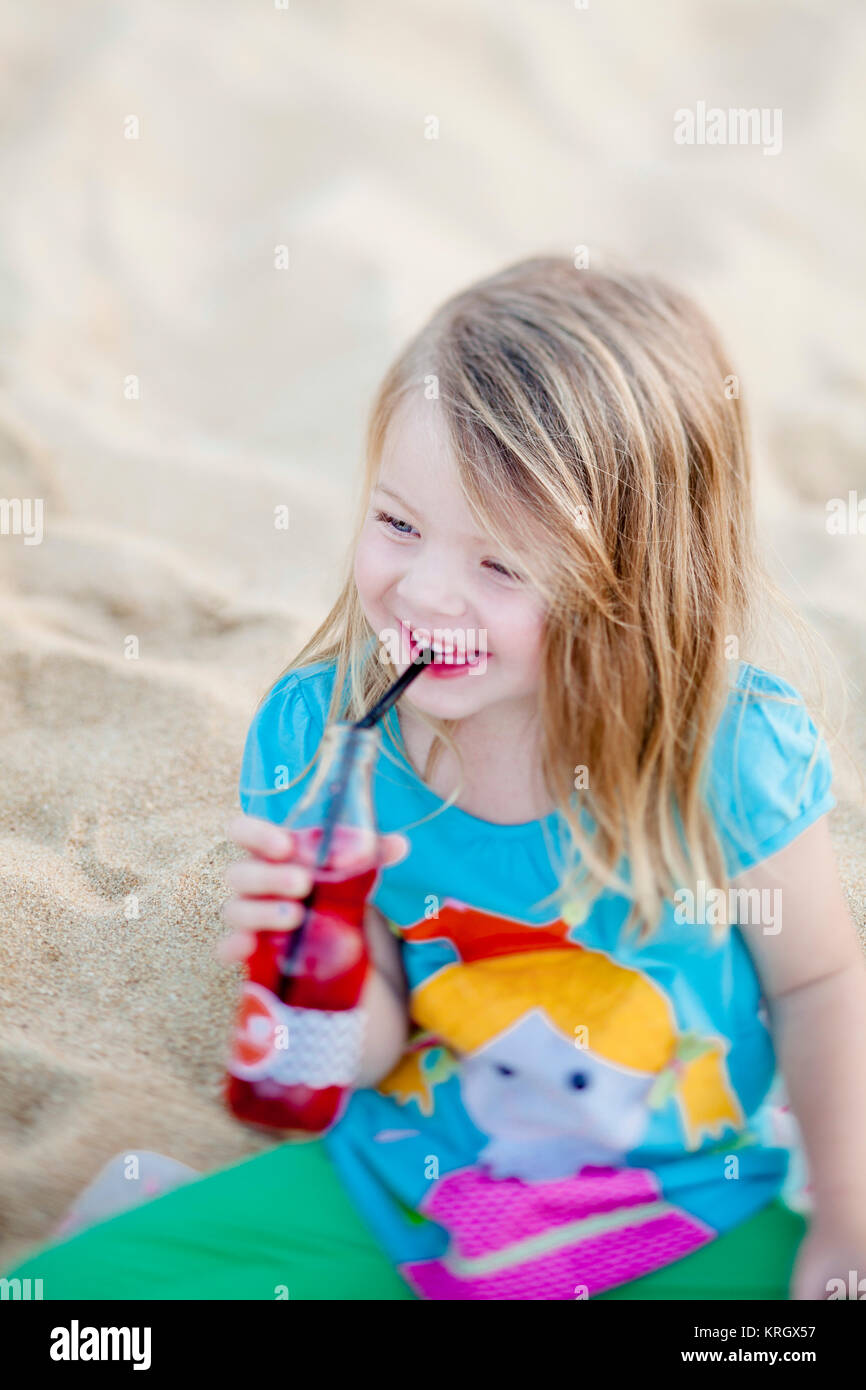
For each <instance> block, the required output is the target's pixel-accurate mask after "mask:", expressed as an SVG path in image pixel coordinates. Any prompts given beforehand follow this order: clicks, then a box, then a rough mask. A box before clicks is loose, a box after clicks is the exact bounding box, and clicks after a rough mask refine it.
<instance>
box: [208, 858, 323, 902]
mask: <svg viewBox="0 0 866 1390" xmlns="http://www.w3.org/2000/svg"><path fill="white" fill-rule="evenodd" d="M225 883H226V887H227V888H228V889H229V891H230V892H232V893H238V894H240V895H241V896H242V897H248V898H256V897H261V898H270V897H276V898H305V897H306V896H307V894H308V893H309V892H310V890H311V888H312V886H313V875H312V874H311V873H310V870H309V869H307V868H305V867H304V865H303V864H268V863H266V862H265V860H263V859H240V860H238V861H237V863H235V864H229V866H228V868H227V869H226V871H225Z"/></svg>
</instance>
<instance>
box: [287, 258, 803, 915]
mask: <svg viewBox="0 0 866 1390" xmlns="http://www.w3.org/2000/svg"><path fill="white" fill-rule="evenodd" d="M731 378H732V369H731V364H730V362H729V359H728V357H727V354H726V353H725V351H724V349H723V347H722V345H721V343H720V341H719V338H718V336H717V334H716V332H715V330H714V328H713V327H712V325H711V324H710V323H709V322H708V320H707V318H706V317H705V315H704V314H703V312H702V311H701V310H700V309H699V308H698V307H697V305H696V304H695V303H693V302H692V300H691V299H690V298H689V297H687V296H686V295H685V294H683V293H681V292H680V291H678V290H676V289H674V288H672V287H671V286H670V285H668V284H666V283H664V282H663V281H662V280H660V279H658V278H656V277H654V276H649V275H638V274H631V273H624V272H619V271H609V272H602V271H599V270H595V269H593V270H577V269H575V267H574V266H573V264H572V262H571V261H570V260H568V259H567V258H560V257H557V256H538V257H533V258H530V259H528V260H524V261H520V262H518V263H517V264H514V265H511V266H508V267H507V268H506V269H504V270H502V271H500V272H498V273H496V274H494V275H491V276H490V277H488V278H486V279H484V280H482V281H480V282H478V283H476V284H473V285H471V286H470V287H469V288H468V289H466V290H464V291H463V292H461V293H459V294H457V295H455V296H454V297H453V298H451V299H449V300H448V301H447V302H446V303H445V304H443V305H442V307H441V308H440V309H439V310H438V311H437V312H436V313H435V314H434V315H433V317H432V318H431V319H430V320H429V322H428V323H427V324H426V325H425V326H424V327H423V328H422V329H421V330H420V331H419V332H418V333H417V334H416V335H415V337H414V338H413V339H412V340H411V341H410V342H409V343H408V344H407V345H406V347H405V348H404V349H403V350H402V351H401V352H400V354H399V355H398V357H397V358H396V360H395V361H394V362H393V364H392V365H391V367H390V368H389V370H388V371H387V373H386V375H385V377H384V380H383V381H382V384H381V386H380V388H379V390H378V392H377V394H376V397H375V399H374V401H373V405H372V409H371V413H370V418H369V424H368V430H367V449H366V455H367V457H366V469H365V475H364V485H363V489H362V495H361V504H360V509H359V513H358V519H357V524H356V529H355V533H354V542H353V544H352V546H351V548H350V555H349V559H348V563H347V574H346V578H345V581H344V583H343V586H342V590H341V592H340V595H339V597H338V598H337V600H336V602H335V604H334V606H333V608H332V609H331V611H330V613H329V614H328V616H327V617H326V618H325V620H324V622H322V623H321V624H320V626H319V627H318V628H317V629H316V631H315V632H314V633H313V635H312V636H311V638H310V639H309V641H308V642H307V643H306V644H305V645H304V646H303V648H302V650H301V651H300V652H299V654H298V655H297V657H296V658H295V659H294V661H292V662H291V663H290V664H289V666H287V667H286V668H285V671H284V672H283V674H284V675H285V674H287V673H288V672H290V671H293V670H297V669H299V668H301V667H303V666H306V665H309V664H311V663H313V662H315V661H319V660H325V661H332V660H334V661H335V662H336V674H335V681H334V690H333V696H332V699H331V706H330V709H329V712H328V716H327V717H328V720H329V721H330V720H331V719H337V718H350V719H355V718H358V717H359V716H360V715H361V714H362V713H364V712H365V711H366V710H367V709H368V708H369V707H370V705H371V704H372V703H373V701H374V700H376V699H377V698H378V697H379V696H380V695H381V694H382V693H383V692H384V691H385V690H386V689H387V688H388V685H389V684H390V683H391V681H392V679H393V670H392V669H389V667H388V666H386V665H383V663H382V661H381V660H380V659H379V655H380V654H379V653H378V652H376V651H371V650H370V639H371V637H372V636H374V634H373V633H372V629H371V628H370V625H369V624H368V622H367V619H366V617H365V615H364V612H363V610H362V608H361V604H360V600H359V596H358V593H357V589H356V586H355V581H354V577H353V567H354V551H355V546H356V544H357V539H358V536H359V534H360V531H361V528H362V527H363V525H364V519H365V516H366V513H367V510H368V507H369V497H370V493H371V491H372V489H373V487H374V486H375V483H376V479H377V474H378V469H379V464H380V461H381V457H382V451H383V445H384V441H385V434H386V431H387V428H388V425H389V423H390V422H391V420H392V418H393V417H394V415H395V412H396V411H397V410H398V408H400V407H401V405H402V404H403V403H405V402H407V401H409V402H410V403H417V404H418V407H419V408H430V409H435V410H437V411H438V412H439V414H440V417H441V421H442V422H443V424H444V427H445V429H446V430H447V439H448V441H449V444H450V450H451V455H452V457H453V459H454V461H455V465H456V468H457V469H458V472H459V478H460V481H461V485H462V488H463V492H464V495H465V497H466V499H467V503H468V505H469V508H470V511H471V512H472V513H473V515H474V517H475V518H476V519H477V520H478V521H479V522H480V524H481V525H482V527H483V528H484V530H485V531H486V532H487V533H489V534H490V535H491V536H492V537H494V538H495V540H496V541H497V542H498V543H499V544H500V545H501V546H502V547H503V548H504V549H505V551H506V552H507V553H508V554H510V555H515V554H516V555H518V556H519V557H520V560H521V568H522V571H523V574H524V576H525V577H526V578H527V579H528V581H529V582H530V583H532V584H533V585H534V586H535V587H536V588H537V590H538V592H539V593H540V594H541V595H542V596H543V598H544V600H545V602H546V605H547V607H546V618H545V622H544V631H543V638H542V656H541V669H540V673H539V693H538V699H539V716H540V728H541V731H542V739H541V757H542V770H543V775H544V779H545V784H546V786H547V788H548V790H549V792H550V794H551V797H552V799H553V801H554V804H555V805H556V806H557V807H558V808H559V809H560V810H561V812H562V814H563V815H564V816H565V818H566V820H567V822H568V826H569V828H570V830H571V834H572V846H573V851H574V853H573V856H572V857H571V859H570V862H568V863H566V864H565V865H564V866H563V868H562V871H561V877H560V879H559V887H558V889H557V892H556V893H555V894H554V895H552V897H553V898H555V899H557V900H560V901H565V900H569V901H573V900H574V897H575V892H577V893H578V894H579V895H580V896H581V897H582V900H583V905H584V908H586V907H587V906H588V905H590V904H591V903H592V902H593V901H594V900H595V898H596V897H597V895H598V894H599V893H601V892H602V891H603V890H604V889H605V888H610V889H613V890H614V891H617V892H622V893H625V894H626V895H627V896H628V897H629V899H630V900H631V912H630V915H629V918H628V922H627V925H635V924H639V927H640V938H641V940H645V939H648V938H649V936H650V935H651V934H652V932H653V930H654V929H655V927H656V926H657V924H658V920H659V917H660V914H661V912H662V909H663V904H664V901H665V899H667V898H669V897H670V896H671V893H672V891H673V890H674V889H675V888H677V887H680V886H683V885H687V884H690V883H694V882H695V881H696V880H698V879H703V880H704V881H705V882H707V883H710V884H713V885H718V886H725V885H726V884H727V875H726V868H725V862H724V857H723V853H722V847H721V842H720V839H719V835H718V832H717V828H716V824H715V822H714V818H713V814H712V812H711V810H710V808H709V807H708V806H707V805H706V804H705V801H704V798H703V794H702V776H703V773H704V771H705V767H706V764H707V757H708V753H709V749H710V746H711V743H712V736H713V732H714V730H715V728H716V725H717V723H718V720H719V718H720V716H721V714H722V712H723V710H724V707H725V704H726V700H727V698H728V695H729V693H730V681H729V672H730V670H731V666H730V652H729V646H728V645H727V644H729V643H730V641H731V639H732V638H734V637H736V639H737V642H738V643H739V646H740V647H745V646H747V645H748V643H749V641H750V640H751V636H752V624H753V614H754V599H755V596H756V595H757V594H758V593H759V592H761V593H763V594H764V595H766V596H768V597H770V598H771V599H772V600H773V601H774V602H775V603H776V604H777V605H778V606H779V608H780V609H783V610H784V611H785V612H786V614H787V616H788V619H789V621H790V622H791V623H792V624H793V625H794V626H796V628H797V630H798V631H799V633H800V634H801V636H802V638H803V641H804V642H806V643H808V641H809V637H810V633H809V629H808V627H807V625H806V624H805V623H804V622H803V621H802V620H801V619H800V618H799V616H798V615H797V613H796V612H795V610H794V609H793V608H792V607H791V606H790V605H789V604H788V603H787V600H786V599H785V597H784V595H783V594H782V593H781V591H779V590H778V589H777V588H776V586H775V585H774V584H773V583H772V581H771V580H770V579H769V577H768V576H767V575H766V574H765V573H764V571H763V568H762V566H761V564H760V562H759V559H758V555H757V550H756V544H755V534H754V522H753V516H752V503H751V459H750V450H749V444H748V438H747V421H746V414H745V410H744V405H743V401H742V399H741V397H740V394H739V392H738V391H734V392H730V391H728V390H727V389H726V383H727V382H729V381H730V380H731ZM539 542H540V543H539ZM815 666H816V669H818V670H819V682H820V684H821V690H822V702H823V690H824V685H823V678H822V676H821V675H820V668H819V666H818V663H815ZM344 686H345V688H346V691H347V696H346V699H345V700H342V699H341V695H342V692H343V690H344ZM752 698H754V695H752ZM765 698H773V697H771V696H765ZM775 698H777V699H778V698H779V697H775ZM783 702H787V701H784V700H783ZM742 705H743V706H745V700H743V701H742ZM418 714H419V716H420V717H422V718H423V719H424V721H425V723H426V724H427V725H428V726H429V727H430V728H431V730H432V732H433V739H432V743H431V745H430V750H429V753H428V757H427V762H426V765H425V768H424V771H423V774H422V775H423V778H424V780H425V781H426V780H427V779H428V778H429V777H430V775H431V772H432V769H433V767H434V766H435V761H436V759H437V757H438V756H439V754H440V753H441V751H442V750H443V749H444V748H445V747H446V746H447V747H448V748H450V749H451V750H452V752H453V753H454V755H455V756H456V758H457V760H458V765H459V766H460V767H461V770H463V768H464V764H463V761H462V758H461V755H460V750H459V748H458V747H457V745H456V743H455V741H454V737H453V734H454V731H455V729H456V727H457V725H456V722H455V721H451V720H439V719H434V718H433V717H431V716H429V715H426V714H424V715H421V712H420V711H419V712H418ZM388 728H389V722H388V721H386V724H385V733H384V736H383V744H382V748H383V752H385V753H386V754H387V755H388V756H390V751H389V749H388V746H387V745H388V737H389V735H388V732H387V731H388ZM395 750H396V751H399V750H397V749H396V744H395ZM816 754H817V745H816ZM310 765H311V764H309V765H308V766H310ZM579 766H583V767H586V768H588V769H589V772H590V782H591V786H589V787H587V788H586V789H585V790H582V791H581V793H580V798H581V799H580V801H579V802H578V799H577V798H576V797H575V794H574V789H575V785H576V783H575V779H574V772H575V771H576V769H577V768H578V767H579ZM810 767H811V764H810ZM305 771H306V769H305ZM301 775H303V774H301ZM462 786H463V780H462V777H461V782H460V785H459V786H458V787H457V788H456V789H455V790H454V792H453V793H452V795H451V797H450V798H449V799H448V801H446V802H445V803H444V804H443V806H441V807H440V808H438V809H437V810H436V811H435V812H434V813H433V814H434V815H435V814H439V813H441V811H442V810H444V809H446V808H447V807H448V806H450V805H452V804H453V803H454V801H455V800H456V798H457V797H458V796H459V794H460V791H461V789H462ZM585 812H586V813H588V814H589V815H590V816H591V818H592V823H591V826H590V827H588V826H587V824H586V822H585V817H584V813H585ZM625 858H627V864H628V878H624V877H623V876H622V874H621V873H620V871H619V870H620V867H621V861H623V860H624V859H625ZM545 901H549V900H547V899H546V900H545Z"/></svg>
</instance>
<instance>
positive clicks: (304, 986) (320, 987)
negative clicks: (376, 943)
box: [225, 722, 379, 1134]
mask: <svg viewBox="0 0 866 1390" xmlns="http://www.w3.org/2000/svg"><path fill="white" fill-rule="evenodd" d="M351 728H352V726H351V725H350V724H348V723H343V722H337V723H335V724H332V725H330V726H329V727H328V728H327V729H326V730H325V733H324V735H323V748H322V756H321V759H320V762H319V765H318V767H317V769H316V772H315V774H314V778H313V781H312V783H311V785H310V788H309V790H308V791H307V793H306V794H305V796H304V797H303V798H302V800H301V801H300V803H299V804H298V806H297V807H296V809H295V812H294V813H293V815H292V816H290V817H289V819H288V820H287V821H286V822H285V828H286V829H288V830H290V831H291V832H292V835H293V837H294V847H293V851H292V857H293V859H296V860H299V861H301V862H302V863H304V864H305V865H307V867H308V868H310V870H311V872H312V875H313V887H312V890H311V892H310V893H309V895H308V896H307V898H305V899H304V900H303V905H304V906H305V908H306V915H305V918H304V921H303V923H302V924H301V926H299V927H296V928H294V929H293V930H291V931H285V932H281V931H272V930H268V931H259V932H256V933H255V936H256V946H255V949H254V951H253V953H252V955H251V956H250V957H249V958H248V960H247V976H248V978H247V981H246V983H245V985H244V989H243V993H242V995H241V1000H240V1006H239V1009H238V1014H237V1021H236V1027H235V1032H234V1037H233V1040H232V1051H231V1057H230V1059H229V1062H228V1067H227V1073H228V1074H227V1077H226V1089H225V1096H226V1101H227V1103H228V1106H229V1108H230V1109H231V1111H232V1113H233V1114H234V1115H235V1116H236V1117H237V1118H238V1119H240V1120H243V1121H244V1122H245V1123H247V1124H253V1125H261V1126H265V1127H267V1128H268V1129H281V1130H300V1131H306V1132H308V1133H311V1134H320V1133H322V1131H324V1130H325V1129H327V1128H328V1127H329V1126H330V1125H332V1124H334V1123H335V1122H336V1120H337V1119H339V1117H340V1115H341V1114H342V1112H343V1110H344V1108H345V1105H346V1103H347V1102H348V1098H349V1095H350V1093H351V1089H352V1084H353V1082H354V1080H355V1077H356V1075H357V1071H358V1066H359V1061H360V1056H361V1050H362V1046H363V1037H364V1025H365V1021H366V1020H365V1013H364V1010H363V1008H361V1007H360V999H361V995H362V992H363V988H364V984H365V981H366V978H367V972H368V969H369V953H368V948H367V939H366V936H365V933H364V912H365V905H366V902H367V899H368V898H369V896H370V893H371V892H372V889H373V884H374V882H375V880H376V876H377V874H378V871H379V863H378V834H377V831H376V824H375V817H374V813H373V805H372V794H371V771H372V763H373V759H374V756H375V753H376V749H377V747H378V742H379V730H378V729H377V728H375V727H374V728H371V729H364V730H353V731H352V733H351V737H352V739H354V740H355V741H356V742H355V744H354V746H353V748H352V750H351V753H350V751H349V750H348V749H347V740H348V739H349V737H350V734H349V730H350V729H351ZM349 756H351V771H350V772H349V776H348V780H346V776H345V773H346V768H347V766H348V763H347V762H344V761H343V760H344V759H346V758H348V757H349ZM341 781H342V793H341V795H340V798H339V810H338V814H337V818H336V823H334V824H333V825H332V827H331V832H330V837H329V840H328V843H327V845H323V835H324V827H325V825H326V824H327V823H328V811H329V807H330V805H331V801H332V798H333V796H334V794H335V792H336V791H337V789H338V787H340V785H341ZM323 851H324V853H323Z"/></svg>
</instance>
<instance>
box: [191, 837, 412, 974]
mask: <svg viewBox="0 0 866 1390" xmlns="http://www.w3.org/2000/svg"><path fill="white" fill-rule="evenodd" d="M226 835H227V837H228V839H230V840H233V841H234V843H235V844H236V845H239V846H240V848H241V849H245V850H247V851H248V852H249V854H248V857H247V858H246V859H243V860H240V861H238V862H237V863H234V864H230V865H229V867H228V868H227V870H226V874H225V882H226V887H227V888H228V889H229V890H230V891H232V890H233V891H232V896H231V897H230V898H229V899H228V900H227V901H226V902H225V903H224V904H223V908H222V918H223V921H224V922H225V924H226V926H228V927H231V928H232V932H231V934H230V935H229V936H226V937H223V939H222V940H221V941H219V942H217V946H216V955H217V957H218V958H219V959H220V960H221V961H223V962H225V963H226V964H231V963H232V962H234V961H241V960H246V959H247V957H248V956H249V955H250V954H251V952H252V951H253V949H254V947H255V944H256V939H255V936H254V935H253V933H254V932H256V931H293V930H294V928H295V927H298V926H300V924H301V922H302V921H303V920H304V908H303V905H302V903H301V902H300V901H299V899H303V898H305V897H306V896H307V894H308V893H309V892H310V890H311V888H312V886H313V876H312V873H311V871H310V870H309V869H308V868H307V867H306V866H305V865H304V864H303V863H302V862H301V860H300V859H298V858H297V857H296V854H295V848H294V843H293V836H292V834H291V831H288V830H283V829H281V827H280V826H278V825H274V824H272V822H271V821H267V820H261V819H259V818H258V817H257V816H235V817H234V818H233V819H232V820H231V821H230V823H229V824H228V825H227V827H226ZM408 848H409V842H408V840H407V839H406V837H405V836H404V835H397V834H391V835H381V836H380V837H379V863H380V864H381V865H382V866H383V867H387V866H388V865H389V864H396V863H397V862H398V860H400V859H402V858H403V857H404V855H405V854H406V852H407V850H408Z"/></svg>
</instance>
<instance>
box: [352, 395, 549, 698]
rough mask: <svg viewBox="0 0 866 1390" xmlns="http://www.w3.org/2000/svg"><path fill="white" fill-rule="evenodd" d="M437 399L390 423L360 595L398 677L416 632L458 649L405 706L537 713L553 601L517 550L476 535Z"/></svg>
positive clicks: (358, 569) (365, 541)
mask: <svg viewBox="0 0 866 1390" xmlns="http://www.w3.org/2000/svg"><path fill="white" fill-rule="evenodd" d="M436 409H437V407H436V404H435V402H432V401H431V402H429V403H428V402H423V403H421V404H418V403H415V404H413V405H411V406H408V407H407V406H404V407H403V408H402V409H401V410H400V411H398V412H397V414H396V415H395V417H394V419H392V421H391V424H390V426H389V428H388V432H387V436H386V440H385V447H384V450H383V457H382V464H381V469H380V473H379V478H378V485H377V487H376V488H375V489H374V491H373V493H372V495H371V498H370V505H369V508H368V512H367V517H366V520H365V522H364V527H363V530H362V532H361V536H360V538H359V541H358V546H357V550H356V555H355V570H354V573H355V582H356V584H357V586H358V594H359V596H360V600H361V605H362V607H363V609H364V613H365V615H366V617H367V621H368V622H369V624H370V626H371V627H372V628H373V630H374V631H375V632H376V634H377V636H378V637H379V640H380V641H381V642H382V643H383V644H384V646H385V649H386V650H387V651H389V653H391V655H392V657H393V659H394V666H393V671H394V679H396V678H397V676H398V675H400V674H401V673H402V672H403V671H405V669H406V667H407V666H408V665H409V661H410V658H411V652H412V647H411V645H410V644H411V641H412V638H413V636H414V634H416V633H417V632H418V631H425V632H426V634H427V635H428V638H429V642H430V644H432V646H433V648H434V650H435V649H437V648H438V649H440V650H441V651H442V652H443V653H444V654H445V656H446V658H447V656H448V654H449V651H450V652H451V653H452V654H456V656H457V658H458V661H457V663H456V664H455V663H452V664H451V665H450V669H449V667H448V665H447V662H446V663H442V664H441V665H440V664H439V663H437V664H436V667H434V668H433V669H431V666H430V665H428V666H427V667H425V669H424V671H423V672H422V674H421V675H420V676H418V677H416V679H415V680H414V681H413V682H412V684H411V686H410V687H409V689H408V690H407V691H406V694H405V695H404V696H403V703H404V704H405V703H406V702H409V703H410V704H413V705H415V706H417V707H418V708H419V709H422V710H424V711H425V712H426V713H428V714H431V715H434V716H438V717H439V718H442V719H463V718H466V717H468V716H469V715H473V714H478V713H480V712H481V711H482V710H484V711H489V710H492V709H493V708H494V707H496V708H497V711H498V712H499V713H501V714H508V715H510V716H513V715H515V714H531V713H532V712H534V710H535V708H536V699H537V690H538V678H539V652H540V643H541V636H542V631H543V619H544V604H543V601H542V599H541V597H540V595H539V594H538V593H537V592H535V591H533V590H531V589H530V588H529V585H528V581H527V580H525V579H523V578H522V577H521V575H520V572H519V568H518V565H517V561H516V559H515V557H513V556H508V555H506V554H503V553H502V552H501V550H500V549H499V547H497V546H496V543H495V542H494V541H493V540H492V539H491V538H490V537H488V536H485V535H483V534H479V533H478V530H477V527H476V524H475V521H474V518H473V516H472V514H471V512H470V511H469V508H468V506H467V503H466V500H465V498H464V497H463V493H462V492H461V490H460V484H459V481H458V475H457V470H456V468H455V467H454V464H453V463H452V461H451V459H450V457H449V454H448V450H447V446H446V444H445V441H444V440H443V438H442V435H441V432H440V426H439V424H438V421H437V419H436ZM461 655H463V656H464V657H465V658H466V660H464V662H462V663H461V662H459V657H460V656H461ZM438 670H444V674H442V675H439V674H438Z"/></svg>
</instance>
